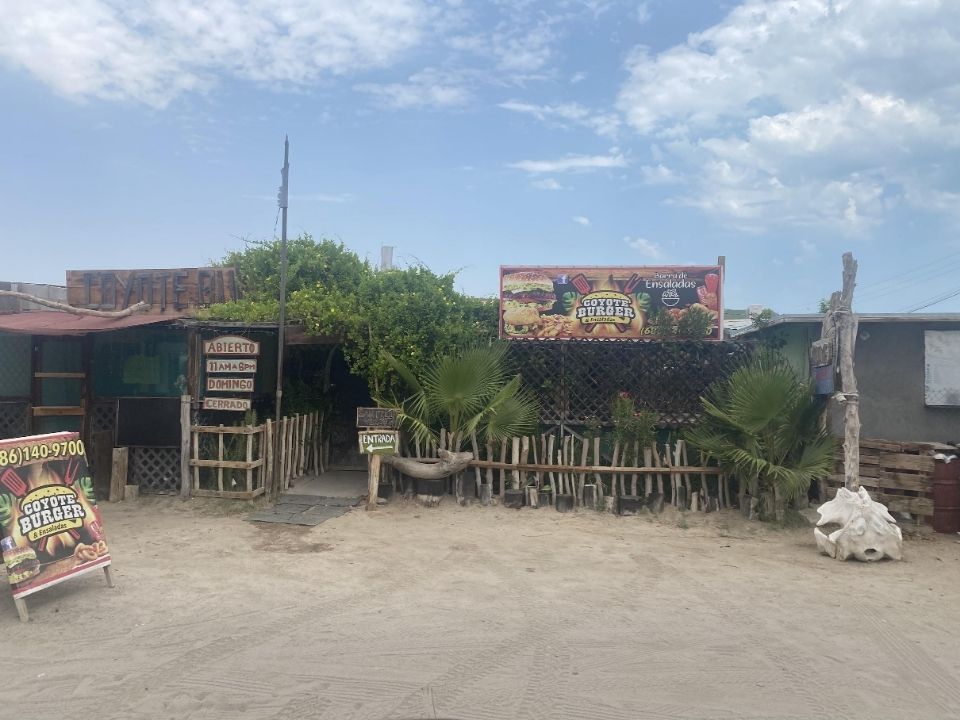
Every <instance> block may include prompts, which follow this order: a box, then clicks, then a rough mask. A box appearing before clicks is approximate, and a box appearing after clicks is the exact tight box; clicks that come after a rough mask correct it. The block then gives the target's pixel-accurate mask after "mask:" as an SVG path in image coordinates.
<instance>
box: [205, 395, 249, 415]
mask: <svg viewBox="0 0 960 720" xmlns="http://www.w3.org/2000/svg"><path fill="white" fill-rule="evenodd" d="M203 409H204V410H230V411H234V412H246V411H247V410H249V409H250V398H237V397H205V398H204V399H203Z"/></svg>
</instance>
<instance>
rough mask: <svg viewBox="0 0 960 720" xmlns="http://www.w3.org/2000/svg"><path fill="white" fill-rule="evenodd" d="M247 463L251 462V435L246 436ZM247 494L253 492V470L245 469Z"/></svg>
mask: <svg viewBox="0 0 960 720" xmlns="http://www.w3.org/2000/svg"><path fill="white" fill-rule="evenodd" d="M247 462H248V463H250V462H253V435H247ZM247 492H248V493H252V492H253V468H249V467H248V468H247Z"/></svg>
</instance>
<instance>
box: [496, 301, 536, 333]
mask: <svg viewBox="0 0 960 720" xmlns="http://www.w3.org/2000/svg"><path fill="white" fill-rule="evenodd" d="M539 325H540V311H539V310H538V309H537V306H536V305H514V306H513V307H508V308H507V309H506V310H504V311H503V331H504V332H505V333H506V334H507V335H529V334H530V333H532V332H533V331H534V330H536V329H537V327H538V326H539Z"/></svg>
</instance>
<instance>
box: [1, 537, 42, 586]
mask: <svg viewBox="0 0 960 720" xmlns="http://www.w3.org/2000/svg"><path fill="white" fill-rule="evenodd" d="M3 564H4V565H6V567H7V576H8V577H9V578H10V583H11V584H12V585H16V584H17V583H22V582H23V581H25V580H29V579H30V578H32V577H33V576H34V575H36V574H37V573H39V572H40V561H39V560H37V554H36V553H35V552H34V551H33V549H32V548H29V547H23V546H18V547H14V548H13V549H11V550H7V551H5V552H4V553H3Z"/></svg>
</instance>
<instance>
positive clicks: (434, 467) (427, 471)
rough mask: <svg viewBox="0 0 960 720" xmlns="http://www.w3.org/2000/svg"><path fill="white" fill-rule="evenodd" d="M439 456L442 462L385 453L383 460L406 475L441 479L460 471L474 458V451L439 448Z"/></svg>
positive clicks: (422, 478) (421, 478)
mask: <svg viewBox="0 0 960 720" xmlns="http://www.w3.org/2000/svg"><path fill="white" fill-rule="evenodd" d="M437 456H438V457H439V458H440V462H431V463H425V462H420V461H419V460H415V459H413V458H405V457H400V456H399V455H384V456H383V461H384V462H385V463H386V464H387V465H390V466H391V467H394V468H396V469H397V470H399V471H400V472H402V473H403V474H404V475H409V476H410V477H414V478H419V479H420V480H440V479H442V478H446V477H450V476H451V475H453V474H454V473H458V472H460V471H461V470H463V469H464V468H466V467H467V465H469V464H470V461H471V460H473V453H469V452H458V453H453V452H450V451H449V450H443V449H440V450H437Z"/></svg>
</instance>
